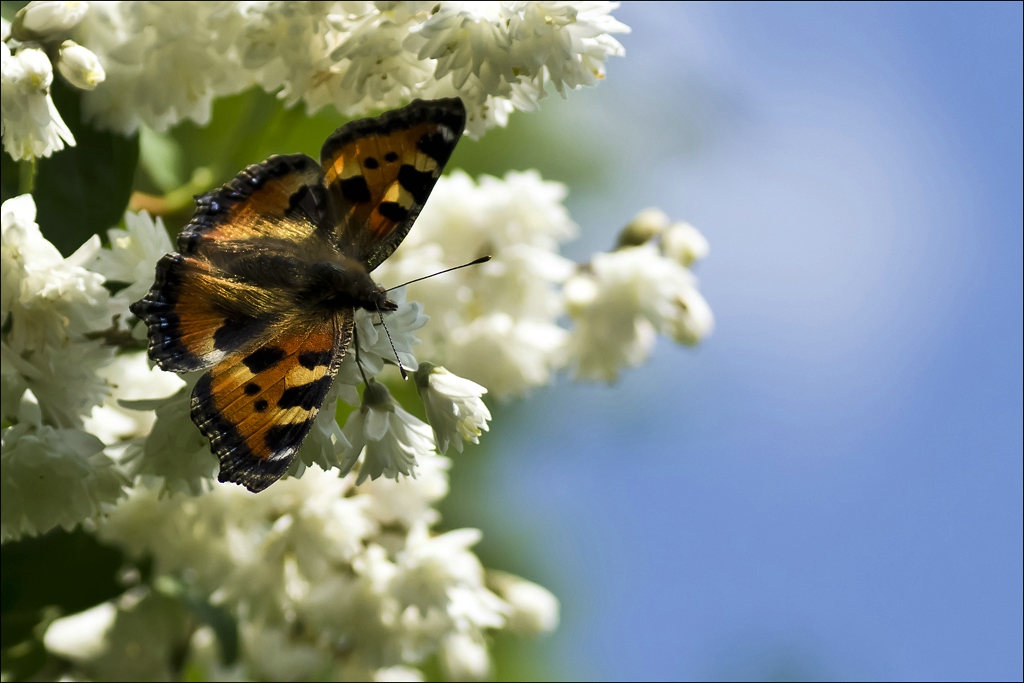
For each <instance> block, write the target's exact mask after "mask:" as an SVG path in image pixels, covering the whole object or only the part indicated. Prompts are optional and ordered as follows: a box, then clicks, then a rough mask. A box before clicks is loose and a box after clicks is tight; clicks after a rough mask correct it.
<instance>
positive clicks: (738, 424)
mask: <svg viewBox="0 0 1024 683" xmlns="http://www.w3.org/2000/svg"><path fill="white" fill-rule="evenodd" d="M616 16H617V17H619V18H620V19H622V20H623V21H624V22H626V23H627V24H629V25H630V26H632V27H633V33H632V34H630V35H628V36H626V37H625V38H624V39H623V43H624V44H625V45H626V48H627V57H626V58H625V59H624V60H614V61H613V62H612V63H610V65H609V69H608V78H607V81H606V82H605V83H603V84H601V86H600V87H598V88H596V89H593V90H591V91H587V92H580V93H573V94H572V95H571V96H570V98H569V101H568V102H567V103H565V104H564V105H561V106H562V107H563V109H561V110H558V109H555V108H554V107H553V108H552V111H553V116H557V115H561V116H566V117H568V119H569V120H571V121H572V122H573V125H577V126H579V127H581V128H582V129H584V130H588V131H591V134H592V136H593V139H594V144H597V145H602V146H604V147H607V149H608V152H609V154H611V155H613V156H614V158H615V159H616V162H615V163H616V164H618V165H619V167H617V171H616V173H615V177H614V183H613V188H612V191H607V190H603V191H602V192H590V193H588V192H587V191H585V190H584V191H580V192H575V193H574V194H573V195H572V196H571V198H570V206H571V209H572V211H573V214H574V217H575V218H576V219H577V220H578V221H579V222H580V224H581V225H582V226H583V228H584V235H583V237H582V238H581V239H580V240H579V241H578V243H577V244H575V245H573V246H572V247H571V248H570V255H573V256H576V257H579V258H586V257H587V256H588V255H589V254H590V252H592V251H594V250H597V249H602V248H606V247H607V245H609V244H610V243H611V242H612V240H613V236H614V234H615V231H616V230H617V229H618V228H619V227H620V226H621V225H622V224H623V223H624V222H625V221H626V220H628V219H629V217H630V216H632V214H634V213H635V212H636V211H637V210H638V209H640V208H643V207H645V206H648V205H657V206H661V207H662V208H664V209H665V210H666V211H667V212H668V213H669V214H670V215H672V216H673V217H676V218H685V219H687V220H689V221H691V222H692V223H694V224H695V225H697V226H698V227H699V228H700V229H701V230H702V231H703V232H704V233H705V234H706V235H707V237H708V238H709V240H710V242H711V245H712V251H711V255H710V256H709V258H708V259H707V261H706V262H705V263H702V264H701V265H700V266H699V269H698V275H699V276H700V279H701V288H702V291H703V292H704V293H705V295H706V297H707V298H708V300H709V302H710V303H711V305H712V308H713V309H714V311H715V313H716V317H717V329H716V331H715V334H714V335H713V336H712V337H711V338H709V339H708V340H707V342H706V343H705V344H704V345H703V346H702V347H701V348H700V349H698V350H696V351H694V350H690V349H681V348H677V347H675V346H673V345H671V344H668V343H662V344H660V345H659V347H658V349H657V350H656V353H655V356H654V358H653V359H652V362H651V363H650V364H648V365H647V366H645V367H643V368H641V369H639V370H636V371H633V372H630V373H627V374H626V375H625V376H624V377H623V378H622V379H621V380H620V381H619V382H618V383H617V384H616V385H615V386H614V387H612V388H607V387H601V386H592V385H577V384H574V383H572V382H569V381H562V382H561V383H560V384H559V385H558V386H556V387H554V388H552V389H548V390H545V391H542V392H539V393H538V394H537V395H535V396H534V397H533V398H532V399H530V400H529V401H526V402H524V403H522V404H519V405H516V406H513V407H512V408H511V409H509V410H507V411H506V412H505V416H504V418H503V419H505V420H512V425H511V426H506V427H504V428H502V427H500V426H499V425H498V424H497V423H496V424H495V430H496V432H497V431H498V430H500V432H501V433H500V435H496V436H495V440H494V442H493V444H492V446H493V449H494V451H495V452H493V453H492V455H493V456H494V457H493V458H492V459H491V462H492V464H491V466H490V469H489V470H488V473H487V484H486V486H487V491H486V496H487V497H488V498H489V499H490V500H491V503H492V510H491V512H490V514H492V515H493V519H494V520H510V524H509V525H508V526H509V528H517V529H527V530H529V533H528V535H527V537H528V538H529V544H530V548H529V553H530V554H531V555H532V556H534V558H535V561H534V566H535V567H536V568H537V569H536V571H537V573H538V575H539V576H538V578H541V579H543V581H544V582H545V583H546V584H547V585H550V586H551V587H552V588H553V589H555V591H556V592H557V593H558V594H559V595H560V596H561V597H562V599H563V607H564V615H563V616H564V624H563V627H562V628H561V630H560V631H559V633H558V634H557V635H555V636H554V637H553V639H552V640H551V642H549V643H548V644H547V648H548V650H549V651H551V652H554V653H556V656H557V657H558V659H559V662H558V666H559V669H560V670H561V671H563V672H564V673H565V674H566V675H569V676H597V677H601V678H609V679H623V678H633V677H640V678H656V679H657V678H661V679H664V678H679V677H682V678H704V677H713V678H746V677H753V678H761V679H771V678H801V677H805V678H814V679H816V678H836V679H839V678H857V677H863V678H871V679H887V678H891V677H894V678H901V679H905V678H913V679H919V678H941V679H963V678H980V679H985V678H994V679H1020V678H1021V677H1022V675H1024V671H1022V645H1021V643H1022V638H1024V633H1022V552H1024V548H1022V512H1021V509H1022V487H1024V483H1022V448H1024V445H1022V443H1024V442H1022V417H1021V415H1022V354H1024V348H1022V336H1024V333H1022V313H1021V311H1022V304H1024V300H1022V277H1024V276H1022V255H1021V254H1022V226H1024V219H1022V193H1021V186H1022V171H1021V169H1022V125H1024V124H1022V86H1021V83H1022V66H1021V64H1022V57H1021V55H1022V49H1024V48H1022V34H1021V31H1022V29H1021V26H1022V11H1021V5H1020V4H1003V5H973V4H972V5H921V4H912V5H874V4H872V5H832V4H828V5H803V4H800V5H761V4H758V5H717V4H716V5H669V4H667V3H666V4H662V3H659V4H657V5H631V4H629V3H627V4H626V6H624V7H622V8H621V9H620V10H618V11H617V12H616ZM499 436H500V438H498V437H499ZM489 527H491V528H489ZM501 527H502V525H501V524H499V523H497V522H495V523H494V524H493V525H488V524H485V525H484V528H485V531H487V533H488V534H495V535H497V536H499V537H500V535H501V534H502V533H503V532H502V528H501ZM509 533H511V532H509ZM496 540H500V538H499V539H496ZM509 540H510V542H511V539H509ZM522 540H523V536H522V535H520V536H516V541H518V542H522Z"/></svg>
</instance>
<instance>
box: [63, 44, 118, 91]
mask: <svg viewBox="0 0 1024 683" xmlns="http://www.w3.org/2000/svg"><path fill="white" fill-rule="evenodd" d="M57 69H58V70H59V71H60V73H61V75H62V76H64V78H66V79H67V80H68V83H70V84H71V85H73V86H75V87H76V88H79V89H81V90H92V89H93V88H95V87H96V86H97V85H99V84H100V83H102V82H103V80H104V79H105V78H106V77H107V75H106V73H104V71H103V66H102V65H101V64H100V60H99V59H97V57H96V55H94V54H93V53H92V51H91V50H89V48H86V47H82V46H81V45H79V44H78V43H76V42H75V41H73V40H65V41H64V42H63V43H61V45H60V56H59V58H58V60H57Z"/></svg>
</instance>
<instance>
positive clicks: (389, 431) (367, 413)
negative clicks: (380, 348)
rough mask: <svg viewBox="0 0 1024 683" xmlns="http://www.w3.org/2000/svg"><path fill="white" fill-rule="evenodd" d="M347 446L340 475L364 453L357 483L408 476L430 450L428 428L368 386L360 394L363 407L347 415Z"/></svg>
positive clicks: (381, 387) (379, 387)
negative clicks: (421, 457) (419, 457)
mask: <svg viewBox="0 0 1024 683" xmlns="http://www.w3.org/2000/svg"><path fill="white" fill-rule="evenodd" d="M343 432H344V434H345V437H346V438H347V439H348V442H349V443H350V444H351V446H350V447H349V450H348V452H347V453H346V454H345V459H344V461H343V462H342V464H341V472H342V474H345V473H347V472H348V471H350V470H351V469H352V467H353V466H354V465H355V463H356V460H357V459H358V458H359V455H360V453H363V452H364V449H365V455H364V457H363V463H362V465H361V467H360V469H359V478H358V480H357V482H356V483H357V484H358V483H362V482H363V481H364V480H365V479H366V478H367V477H370V478H371V479H376V478H377V477H379V476H381V475H382V474H383V475H384V476H386V477H389V478H391V479H397V478H398V475H399V474H404V475H406V476H412V475H413V473H414V470H415V468H416V462H417V456H420V455H424V454H426V453H430V452H432V451H433V450H434V440H433V439H432V438H431V432H430V427H428V426H427V425H425V424H424V423H423V422H421V421H420V420H419V419H417V418H416V417H414V416H412V415H410V414H409V413H407V412H406V411H405V410H403V409H402V407H401V406H400V405H398V404H397V403H396V402H395V401H394V399H392V398H391V394H390V393H389V392H388V390H387V387H385V386H384V385H383V384H379V383H377V382H370V383H369V384H368V385H367V386H366V389H365V391H364V393H363V404H362V405H361V406H360V408H359V409H358V410H356V411H354V412H353V413H352V414H351V415H349V417H348V420H347V421H346V422H345V428H344V430H343Z"/></svg>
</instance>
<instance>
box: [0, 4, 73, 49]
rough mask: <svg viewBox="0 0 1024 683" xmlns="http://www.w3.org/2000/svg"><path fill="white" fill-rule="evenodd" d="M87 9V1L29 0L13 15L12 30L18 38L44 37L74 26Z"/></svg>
mask: <svg viewBox="0 0 1024 683" xmlns="http://www.w3.org/2000/svg"><path fill="white" fill-rule="evenodd" d="M88 11H89V3H88V2H57V1H55V0H47V1H45V2H30V3H28V5H26V6H25V7H23V8H22V9H20V10H18V13H17V14H16V15H15V17H14V31H15V33H16V34H18V35H17V37H18V40H31V39H33V38H44V37H46V36H48V35H50V34H52V33H61V32H63V31H67V30H68V29H71V28H74V26H75V25H76V24H78V22H80V21H81V20H82V19H83V18H84V17H85V15H86V13H87V12H88ZM21 34H24V35H21Z"/></svg>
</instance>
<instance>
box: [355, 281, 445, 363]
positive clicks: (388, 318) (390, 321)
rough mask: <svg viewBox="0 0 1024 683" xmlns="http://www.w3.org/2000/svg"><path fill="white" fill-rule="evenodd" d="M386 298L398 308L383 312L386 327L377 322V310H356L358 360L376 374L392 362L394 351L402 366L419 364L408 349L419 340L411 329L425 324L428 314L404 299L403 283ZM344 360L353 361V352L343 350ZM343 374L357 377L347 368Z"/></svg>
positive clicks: (416, 304) (414, 330) (414, 302)
mask: <svg viewBox="0 0 1024 683" xmlns="http://www.w3.org/2000/svg"><path fill="white" fill-rule="evenodd" d="M390 298H391V300H392V301H394V302H395V303H396V304H398V310H397V311H394V312H392V313H385V314H384V325H386V326H387V331H385V329H384V326H382V325H381V323H380V316H379V314H377V313H371V312H369V311H366V310H363V309H359V310H357V311H356V316H355V324H356V330H355V341H356V342H358V343H359V360H360V362H362V364H363V370H364V371H365V372H366V373H367V374H368V375H370V376H375V375H377V374H379V373H380V372H381V370H383V368H384V364H385V363H389V364H392V365H394V364H395V363H396V360H397V359H396V357H395V354H396V352H397V357H398V359H401V361H402V365H403V366H404V367H405V369H406V370H410V371H412V370H415V369H416V368H417V367H419V364H418V363H417V362H416V356H415V355H413V350H412V348H413V346H415V345H416V344H419V339H417V338H416V334H415V332H416V330H418V329H420V328H421V327H423V326H424V325H426V324H427V321H428V320H429V319H430V318H428V317H427V316H426V315H424V314H423V307H422V306H421V305H420V304H419V303H418V302H416V301H406V300H405V288H404V287H402V288H400V289H396V290H395V291H394V292H392V293H391V295H390ZM389 334H390V337H389ZM392 344H394V346H392ZM344 362H347V363H350V364H355V362H356V354H355V352H354V351H353V352H352V353H350V354H347V355H346V357H345V361H344ZM344 376H346V377H355V376H359V377H360V381H361V376H360V375H359V374H358V371H356V372H355V373H353V372H352V371H351V370H349V371H347V372H345V374H344Z"/></svg>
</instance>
